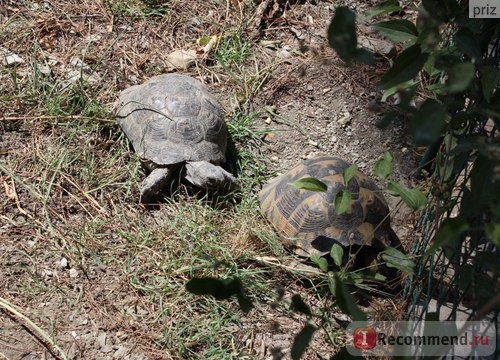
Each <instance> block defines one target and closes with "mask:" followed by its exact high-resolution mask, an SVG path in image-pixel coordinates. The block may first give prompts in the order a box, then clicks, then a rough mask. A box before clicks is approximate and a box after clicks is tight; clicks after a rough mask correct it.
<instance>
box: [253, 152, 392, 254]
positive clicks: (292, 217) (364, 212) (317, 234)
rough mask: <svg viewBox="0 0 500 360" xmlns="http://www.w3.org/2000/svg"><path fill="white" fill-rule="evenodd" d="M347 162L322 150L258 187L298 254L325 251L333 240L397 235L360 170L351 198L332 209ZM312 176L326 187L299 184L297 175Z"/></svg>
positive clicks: (372, 240) (366, 241)
mask: <svg viewBox="0 0 500 360" xmlns="http://www.w3.org/2000/svg"><path fill="white" fill-rule="evenodd" d="M349 166H350V164H349V163H347V162H345V161H344V160H342V159H339V158H336V157H331V156H321V157H316V158H312V159H309V160H306V161H304V162H302V163H300V164H298V165H296V166H295V167H293V168H292V169H291V170H290V171H288V172H286V173H285V174H283V175H281V176H278V177H277V178H275V179H274V180H272V181H271V182H270V183H269V184H267V185H266V186H264V188H263V189H262V190H261V191H260V193H259V200H260V205H261V209H262V211H263V213H264V214H265V216H266V217H267V218H268V219H269V220H270V221H271V223H272V224H273V225H274V227H275V228H276V229H277V230H278V231H281V232H282V233H283V235H284V238H285V241H286V243H287V245H291V246H293V247H295V248H296V252H297V253H298V254H299V255H303V256H310V255H311V254H312V253H318V254H320V255H324V254H327V253H329V252H330V249H331V247H332V245H333V244H334V243H338V244H340V245H343V246H351V245H368V246H373V247H375V248H381V249H382V248H385V247H386V246H389V245H392V243H395V242H397V241H398V239H397V236H396V235H395V233H394V232H393V231H392V229H391V227H390V219H389V207H388V206H387V203H386V201H385V199H384V197H383V195H382V192H381V191H380V190H379V189H378V187H377V186H376V185H375V183H374V182H373V181H372V180H370V179H369V178H368V177H367V176H366V175H365V174H363V173H362V172H361V171H359V170H358V172H357V173H356V175H355V176H354V177H353V178H352V179H351V180H350V181H349V184H348V185H347V191H349V192H350V193H351V195H352V200H351V203H350V205H349V208H348V209H347V211H346V212H345V213H343V214H341V215H337V214H336V212H335V207H334V201H335V196H336V194H337V193H338V192H339V191H341V190H346V186H345V185H344V178H343V173H344V170H345V169H347V168H348V167H349ZM307 177H312V178H316V179H319V180H321V181H322V182H323V183H325V184H326V185H327V187H328V189H327V191H326V192H314V191H308V190H304V189H297V188H295V187H293V186H292V185H290V183H293V182H294V181H296V180H299V179H302V178H307Z"/></svg>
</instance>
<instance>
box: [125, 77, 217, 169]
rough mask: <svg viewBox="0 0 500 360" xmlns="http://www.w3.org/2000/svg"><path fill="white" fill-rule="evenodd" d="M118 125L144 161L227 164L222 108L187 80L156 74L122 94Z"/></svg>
mask: <svg viewBox="0 0 500 360" xmlns="http://www.w3.org/2000/svg"><path fill="white" fill-rule="evenodd" d="M118 123H119V124H120V126H121V127H122V129H123V131H124V132H125V134H126V135H127V137H128V138H129V139H130V141H131V142H132V145H133V147H134V149H135V151H136V152H137V154H138V155H139V156H140V157H141V158H142V159H144V160H146V161H151V162H153V163H155V164H158V165H172V164H177V163H182V162H184V161H200V160H205V161H209V162H212V163H214V164H220V163H224V162H225V151H226V142H227V126H226V123H225V121H224V116H223V111H222V108H221V107H220V106H219V105H218V103H217V100H216V99H215V98H214V97H213V95H212V94H211V93H210V92H209V90H208V89H207V88H206V87H205V85H203V84H202V83H201V82H199V81H198V80H196V79H193V78H191V77H188V76H184V75H179V74H165V75H159V76H156V77H153V78H151V79H149V80H148V81H147V82H145V83H144V84H142V85H136V86H132V87H130V88H128V89H126V90H124V91H123V92H122V93H121V95H120V107H119V111H118Z"/></svg>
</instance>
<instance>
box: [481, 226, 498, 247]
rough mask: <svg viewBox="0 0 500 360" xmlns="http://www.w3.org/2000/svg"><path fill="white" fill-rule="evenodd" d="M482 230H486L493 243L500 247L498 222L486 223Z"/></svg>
mask: <svg viewBox="0 0 500 360" xmlns="http://www.w3.org/2000/svg"><path fill="white" fill-rule="evenodd" d="M484 230H485V232H486V236H487V237H488V239H490V240H491V242H492V243H493V245H495V246H497V247H500V224H498V223H496V224H495V223H490V224H486V226H485V228H484Z"/></svg>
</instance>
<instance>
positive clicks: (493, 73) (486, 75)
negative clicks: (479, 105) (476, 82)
mask: <svg viewBox="0 0 500 360" xmlns="http://www.w3.org/2000/svg"><path fill="white" fill-rule="evenodd" d="M479 73H480V74H481V77H480V78H481V88H482V90H483V96H484V99H485V100H486V102H488V103H489V102H490V100H491V97H492V96H493V93H494V92H495V89H496V87H497V86H498V83H499V81H500V71H498V69H497V67H496V66H493V65H486V66H482V67H481V68H480V69H479Z"/></svg>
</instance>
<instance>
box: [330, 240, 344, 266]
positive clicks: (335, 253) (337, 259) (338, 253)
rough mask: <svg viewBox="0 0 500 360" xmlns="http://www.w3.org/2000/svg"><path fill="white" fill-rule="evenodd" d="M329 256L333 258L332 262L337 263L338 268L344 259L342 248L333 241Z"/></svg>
mask: <svg viewBox="0 0 500 360" xmlns="http://www.w3.org/2000/svg"><path fill="white" fill-rule="evenodd" d="M330 256H331V258H332V259H333V262H334V263H335V265H337V266H338V267H339V268H340V267H342V265H343V262H344V261H343V260H344V248H343V247H342V246H341V245H339V244H337V243H335V244H333V246H332V248H331V249H330Z"/></svg>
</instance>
